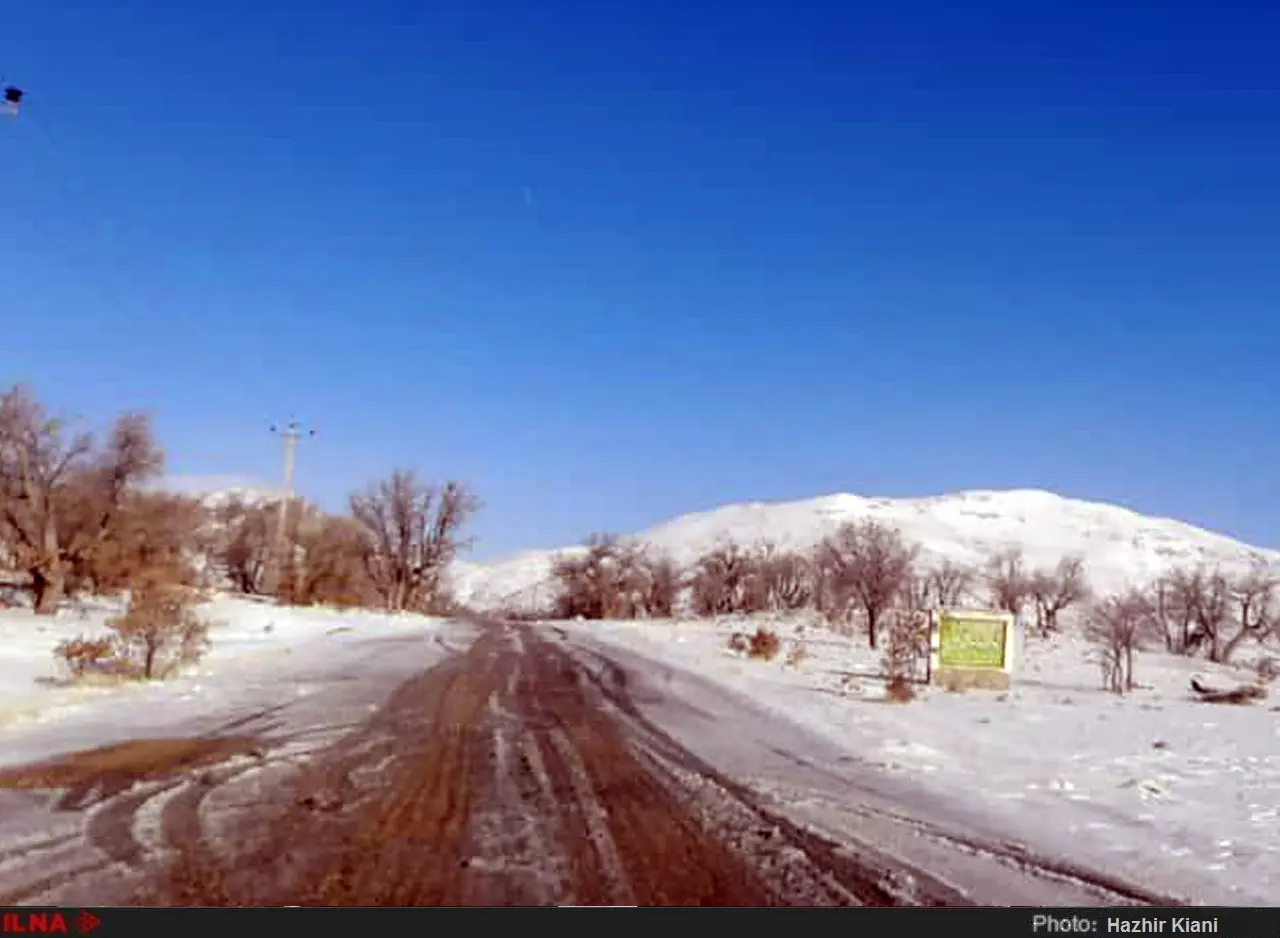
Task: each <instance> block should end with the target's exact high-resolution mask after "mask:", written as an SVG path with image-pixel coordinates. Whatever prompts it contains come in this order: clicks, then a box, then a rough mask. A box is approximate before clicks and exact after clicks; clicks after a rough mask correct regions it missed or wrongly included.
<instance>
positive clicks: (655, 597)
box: [637, 552, 683, 619]
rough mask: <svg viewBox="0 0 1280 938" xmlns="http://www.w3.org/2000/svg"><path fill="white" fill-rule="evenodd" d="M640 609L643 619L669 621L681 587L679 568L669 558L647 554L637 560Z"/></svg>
mask: <svg viewBox="0 0 1280 938" xmlns="http://www.w3.org/2000/svg"><path fill="white" fill-rule="evenodd" d="M637 566H638V570H637V574H638V576H637V579H638V581H639V584H640V596H641V607H642V609H643V614H644V615H645V617H647V618H650V619H670V618H671V617H672V616H674V615H675V613H676V603H677V601H678V599H679V597H680V590H681V588H682V586H683V583H682V578H681V576H680V568H679V567H678V566H677V565H676V562H675V561H674V560H672V559H671V558H670V557H667V556H665V555H662V554H654V553H649V552H644V553H642V554H641V555H640V556H639V557H638V558H637Z"/></svg>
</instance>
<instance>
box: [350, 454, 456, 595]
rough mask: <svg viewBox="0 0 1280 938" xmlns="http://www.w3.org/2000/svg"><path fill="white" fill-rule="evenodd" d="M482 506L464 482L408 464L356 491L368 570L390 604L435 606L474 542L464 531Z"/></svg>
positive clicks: (357, 518)
mask: <svg viewBox="0 0 1280 938" xmlns="http://www.w3.org/2000/svg"><path fill="white" fill-rule="evenodd" d="M479 507H480V503H479V502H478V501H477V499H476V498H475V496H474V495H473V494H472V493H471V491H470V489H468V488H467V486H465V485H464V484H462V483H461V482H446V483H445V484H444V485H440V486H437V485H431V484H428V483H424V482H420V481H418V478H417V476H416V475H415V474H414V473H413V472H410V471H405V470H396V471H395V472H393V473H392V474H391V476H390V477H389V478H387V479H385V480H383V481H382V482H378V483H375V484H374V485H371V486H370V487H369V488H368V489H367V490H366V491H365V492H363V493H360V494H356V495H352V496H351V516H352V517H353V518H354V519H355V521H356V522H357V523H358V524H359V525H360V527H361V528H362V529H363V531H364V534H365V537H366V551H365V567H366V571H367V573H368V576H369V580H370V582H371V584H372V585H373V588H374V589H375V590H376V591H377V594H378V596H379V598H380V599H381V602H382V605H383V606H384V607H385V608H386V609H389V610H392V611H401V610H405V609H417V610H423V611H432V609H433V608H434V607H435V605H436V604H437V603H438V602H439V601H440V600H441V599H442V598H443V597H442V592H443V583H444V575H445V572H446V571H447V569H448V567H449V564H450V563H452V561H453V559H454V558H455V557H456V556H457V553H458V551H460V550H462V549H464V548H465V547H467V546H468V545H469V543H470V542H469V541H468V540H466V539H464V538H463V537H462V531H463V530H464V529H465V527H466V525H467V523H468V522H469V521H470V520H471V519H472V517H473V516H474V515H475V514H476V512H477V511H478V510H479Z"/></svg>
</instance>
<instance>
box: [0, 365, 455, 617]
mask: <svg viewBox="0 0 1280 938" xmlns="http://www.w3.org/2000/svg"><path fill="white" fill-rule="evenodd" d="M163 468H164V455H163V452H162V450H161V449H160V447H159V445H158V443H157V442H156V440H155V437H154V435H153V433H152V429H151V424H150V422H149V420H148V419H147V418H146V417H145V416H144V415H142V414H136V413H130V414H125V415H123V416H121V417H120V418H118V419H117V420H116V421H115V423H114V424H113V426H112V427H111V429H110V430H109V432H108V433H107V434H106V435H105V436H104V437H102V438H101V439H99V438H96V437H94V436H93V435H91V434H87V433H79V432H74V430H73V427H72V425H71V423H70V422H69V421H67V420H66V419H64V418H61V417H57V416H52V415H50V414H49V413H48V412H47V411H46V409H45V408H44V407H43V406H42V405H41V404H40V402H39V401H38V400H37V399H36V398H35V397H34V395H33V394H32V393H31V391H30V390H29V389H28V388H27V387H25V386H22V385H18V386H15V387H12V388H10V389H9V390H8V391H6V392H5V393H4V394H3V395H2V396H0V567H2V568H3V572H4V573H5V575H6V576H7V577H8V578H9V580H10V582H11V583H15V584H16V585H18V586H20V587H21V588H23V589H26V590H29V591H30V594H31V597H32V601H33V605H34V607H35V610H36V611H37V612H38V613H42V614H51V613H53V612H55V611H56V610H57V608H58V606H59V604H60V603H61V602H62V601H63V600H64V599H65V598H67V597H68V596H71V595H75V594H80V593H94V594H109V593H114V592H119V591H123V590H129V589H134V588H135V587H137V586H138V585H139V584H141V583H147V584H156V583H165V584H170V585H182V586H196V585H200V584H204V585H218V586H222V585H227V586H230V587H231V588H232V589H235V590H238V591H240V592H242V593H246V594H261V593H266V592H271V593H274V594H276V595H278V596H279V597H280V598H282V599H283V600H285V601H289V602H294V603H299V604H313V603H340V604H346V605H363V606H371V607H377V608H383V609H388V610H393V611H403V610H421V611H437V610H439V609H441V608H444V607H446V606H447V605H448V603H449V599H448V596H447V592H448V590H447V582H446V578H445V574H446V572H447V570H448V568H449V565H450V564H451V563H452V562H453V560H454V558H455V557H456V555H457V554H458V552H459V551H461V550H463V549H464V548H466V547H467V546H468V544H469V541H468V539H467V538H466V537H465V536H464V535H465V531H466V529H467V527H468V525H469V523H470V522H471V520H472V519H473V517H474V516H475V514H476V512H477V511H478V510H479V507H480V506H479V502H478V501H477V500H476V498H475V496H474V495H473V494H472V492H471V491H470V490H469V489H468V487H467V486H465V485H464V484H462V483H459V482H447V483H444V484H441V485H434V484H431V483H428V482H425V481H422V480H420V479H419V478H418V477H417V476H416V475H415V474H414V473H412V472H409V471H396V472H394V473H392V474H391V476H390V477H389V478H387V479H385V480H383V481H380V482H377V483H375V484H373V485H371V486H369V487H368V488H367V489H365V490H364V491H361V492H359V493H357V494H354V495H352V496H351V498H350V500H349V504H348V511H347V513H345V514H332V513H326V512H323V511H321V510H320V509H319V508H317V507H316V506H314V505H311V504H308V503H306V502H304V501H302V500H294V501H293V502H291V503H290V504H288V505H286V506H282V505H281V504H280V502H278V501H277V502H263V501H257V502H254V501H247V500H245V499H234V498H233V499H232V500H230V501H228V502H225V503H223V504H221V505H218V506H214V507H210V506H207V505H206V504H205V503H203V502H202V501H200V500H198V499H193V498H187V497H182V496H178V495H174V494H169V493H165V492H163V491H160V490H159V489H158V488H157V487H156V486H155V485H154V483H155V482H156V480H157V479H158V477H159V476H160V475H161V473H162V472H163ZM282 508H283V509H284V512H285V514H284V524H283V526H281V523H280V522H281V514H280V513H281V510H282ZM281 532H283V537H280V534H281Z"/></svg>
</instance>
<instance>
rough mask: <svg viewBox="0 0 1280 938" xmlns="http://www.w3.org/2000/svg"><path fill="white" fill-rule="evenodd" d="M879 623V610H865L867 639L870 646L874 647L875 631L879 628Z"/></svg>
mask: <svg viewBox="0 0 1280 938" xmlns="http://www.w3.org/2000/svg"><path fill="white" fill-rule="evenodd" d="M879 625H880V610H878V609H875V610H872V609H868V610H867V641H868V642H870V644H871V647H872V648H875V647H876V637H877V636H876V632H877V630H878V628H879Z"/></svg>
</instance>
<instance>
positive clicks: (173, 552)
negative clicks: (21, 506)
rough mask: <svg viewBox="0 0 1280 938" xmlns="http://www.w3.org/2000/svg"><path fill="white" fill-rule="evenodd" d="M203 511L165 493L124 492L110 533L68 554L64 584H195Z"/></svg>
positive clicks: (90, 588)
mask: <svg viewBox="0 0 1280 938" xmlns="http://www.w3.org/2000/svg"><path fill="white" fill-rule="evenodd" d="M206 519H207V515H206V512H205V510H204V508H203V506H202V505H201V504H200V503H199V502H198V501H197V500H195V499H193V498H187V497H185V496H182V495H174V494H170V493H166V492H155V491H148V492H129V493H127V494H126V495H125V497H124V498H123V500H122V502H121V505H120V510H119V513H118V515H117V516H116V520H115V524H114V526H113V530H112V533H111V536H110V537H108V538H105V539H102V540H98V541H96V542H95V543H94V545H93V547H92V549H90V550H86V551H84V552H81V553H78V554H73V555H72V556H71V557H70V561H69V567H68V582H69V583H70V584H71V585H72V586H74V587H76V588H77V589H83V590H85V591H87V592H91V593H96V594H112V593H117V592H120V591H122V590H126V589H130V588H132V587H133V586H134V585H135V584H136V583H137V582H139V581H144V580H145V581H158V582H163V583H165V584H169V585H184V586H194V585H195V583H196V580H197V576H198V573H199V571H198V570H197V566H196V564H197V559H198V558H197V550H196V547H197V546H198V545H199V541H200V534H201V531H202V529H203V527H204V524H205V522H206Z"/></svg>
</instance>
